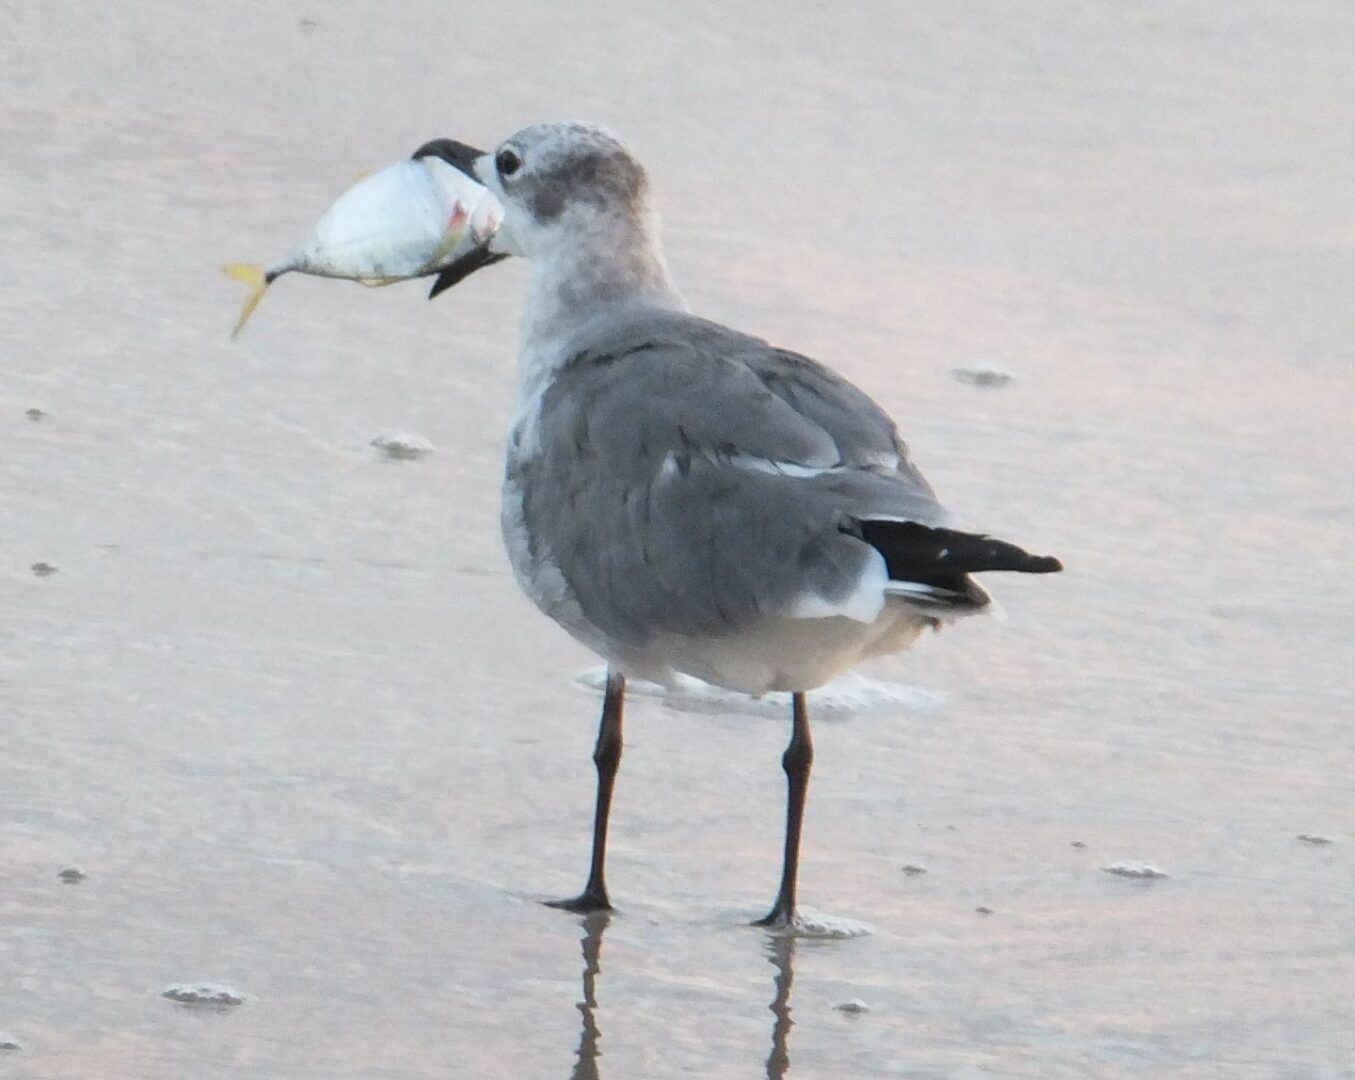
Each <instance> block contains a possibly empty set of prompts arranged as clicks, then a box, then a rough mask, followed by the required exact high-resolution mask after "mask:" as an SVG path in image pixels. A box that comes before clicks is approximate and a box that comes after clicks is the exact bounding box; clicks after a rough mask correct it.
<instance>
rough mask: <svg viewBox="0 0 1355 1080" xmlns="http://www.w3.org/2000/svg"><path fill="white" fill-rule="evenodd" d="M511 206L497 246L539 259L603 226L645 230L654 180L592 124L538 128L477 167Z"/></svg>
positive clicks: (614, 140)
mask: <svg viewBox="0 0 1355 1080" xmlns="http://www.w3.org/2000/svg"><path fill="white" fill-rule="evenodd" d="M475 172H476V175H477V176H478V177H479V178H480V180H481V182H482V183H484V184H486V185H487V186H488V187H489V188H490V189H491V190H493V191H494V193H495V194H496V195H498V196H499V198H500V199H501V200H502V202H503V204H504V210H505V213H504V228H503V235H502V237H501V239H500V241H499V244H498V245H496V246H502V248H503V250H508V251H512V252H513V253H514V254H520V255H527V256H531V255H533V254H536V253H537V249H539V248H540V247H541V246H543V245H547V244H549V243H550V241H551V239H552V237H557V238H558V236H559V235H560V234H561V233H564V232H573V231H576V230H578V229H580V228H582V229H587V230H591V229H593V228H594V227H596V225H598V224H599V223H600V219H601V220H605V221H609V222H610V223H611V224H614V225H621V226H624V225H627V224H634V225H639V226H641V227H643V226H644V222H645V218H646V217H647V216H648V213H649V204H648V191H649V181H648V178H647V177H646V176H645V170H644V167H643V166H642V165H641V164H640V163H639V162H638V161H636V160H635V156H634V155H633V154H632V153H631V152H630V150H629V149H628V148H627V147H626V145H625V144H624V143H623V142H621V140H620V139H618V138H616V136H614V135H612V134H611V133H610V132H608V131H605V130H603V129H602V128H600V127H595V126H593V125H591V124H579V123H554V124H534V125H532V126H531V127H527V128H523V129H522V130H521V131H519V132H518V133H517V134H516V135H513V136H511V137H510V138H508V139H506V140H505V141H504V142H503V143H501V144H500V145H499V147H498V148H497V149H496V150H495V151H494V152H493V154H486V155H485V156H484V157H482V158H480V159H479V161H477V162H476V164H475Z"/></svg>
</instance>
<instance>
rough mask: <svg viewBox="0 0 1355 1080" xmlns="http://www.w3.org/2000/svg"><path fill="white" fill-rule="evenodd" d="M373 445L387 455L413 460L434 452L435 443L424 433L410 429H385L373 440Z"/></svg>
mask: <svg viewBox="0 0 1355 1080" xmlns="http://www.w3.org/2000/svg"><path fill="white" fill-rule="evenodd" d="M372 445H373V446H375V447H376V448H377V449H378V450H381V451H383V452H384V453H385V454H386V456H387V457H393V458H400V459H403V460H412V459H414V458H421V457H424V456H425V455H427V454H431V453H432V452H433V444H432V443H431V442H429V441H428V440H427V439H425V438H424V437H423V436H422V435H415V434H413V433H412V432H409V431H385V432H382V433H381V434H380V435H378V436H377V437H376V438H375V439H373V440H372Z"/></svg>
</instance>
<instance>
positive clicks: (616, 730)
mask: <svg viewBox="0 0 1355 1080" xmlns="http://www.w3.org/2000/svg"><path fill="white" fill-rule="evenodd" d="M625 697H626V677H625V676H624V675H622V674H620V673H619V672H615V671H610V670H609V671H608V672H607V694H606V697H604V698H603V701H602V722H601V723H600V724H599V725H598V741H597V745H596V746H594V747H593V764H595V765H596V766H597V767H598V804H597V812H596V813H595V814H594V816H593V863H592V866H591V867H590V868H589V870H588V884H587V885H585V886H584V887H583V892H581V893H579V895H578V896H576V897H574V898H573V899H570V900H548V901H546V903H547V904H548V905H549V906H551V907H558V908H564V910H565V911H576V912H585V911H611V910H612V905H611V902H610V901H609V900H608V899H607V882H606V879H605V877H604V875H603V863H605V862H606V860H607V815H608V814H609V813H610V812H611V809H612V788H613V787H614V786H615V784H616V770H617V766H619V765H620V764H621V706H622V704H623V703H624V701H625Z"/></svg>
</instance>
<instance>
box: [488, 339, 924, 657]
mask: <svg viewBox="0 0 1355 1080" xmlns="http://www.w3.org/2000/svg"><path fill="white" fill-rule="evenodd" d="M538 436H539V439H540V452H539V453H537V454H534V455H532V456H531V457H530V458H528V459H525V460H520V461H517V462H515V463H514V464H513V465H512V466H510V470H511V469H516V470H518V471H519V472H520V473H521V475H520V476H518V477H514V476H512V475H511V472H510V477H509V480H510V482H513V481H514V480H515V479H516V481H517V483H518V484H519V485H520V489H521V490H522V491H523V493H524V501H523V508H522V509H523V520H524V524H525V525H526V527H527V533H528V538H529V545H530V548H531V552H530V554H531V556H532V558H534V559H548V560H549V561H550V562H552V563H553V564H554V565H555V566H556V567H557V568H558V569H559V571H560V573H561V574H562V575H563V577H564V579H565V581H566V583H567V584H568V586H569V589H570V591H571V592H572V593H573V595H574V597H575V598H576V600H577V601H578V603H579V606H580V608H581V609H582V612H583V614H584V616H585V617H586V618H587V619H588V620H589V621H590V622H591V623H593V625H595V626H597V627H599V628H601V629H603V630H604V631H605V632H607V633H608V634H609V635H611V636H613V637H615V638H621V639H626V640H631V641H636V642H640V641H643V640H644V639H645V638H647V637H648V636H650V634H651V633H652V632H653V631H654V630H656V629H657V630H660V631H666V632H670V633H679V634H697V635H709V634H714V635H718V634H721V633H727V632H730V631H732V630H736V629H738V628H739V627H741V626H746V625H749V624H750V623H753V622H755V621H757V620H759V619H762V618H766V617H768V616H774V615H777V614H780V613H784V612H785V611H786V610H787V609H788V608H790V607H791V606H793V605H794V604H795V602H796V601H797V599H798V598H800V597H802V596H803V595H805V594H806V593H811V594H813V595H815V596H818V597H822V598H824V599H827V600H829V601H833V600H837V599H839V598H841V597H843V596H846V595H847V594H848V593H850V592H851V590H852V589H853V588H854V587H855V586H856V583H857V581H858V579H859V577H860V575H861V573H862V570H863V569H864V567H865V565H866V562H867V560H868V559H870V558H872V557H873V556H872V554H871V549H870V548H869V546H868V545H867V544H865V543H864V542H863V541H862V540H861V539H860V538H859V535H857V536H853V535H850V534H849V532H847V531H844V528H849V527H850V525H851V524H852V523H853V522H855V521H856V520H858V519H859V518H860V517H863V516H873V517H887V518H897V519H902V520H909V521H918V522H921V523H924V524H929V525H934V524H940V523H941V522H943V521H944V519H945V512H944V510H943V509H942V508H941V506H940V504H939V503H938V502H937V501H936V498H935V496H934V495H933V493H932V491H931V488H930V487H929V486H928V485H927V483H926V481H925V480H924V479H923V478H922V476H921V474H920V473H919V472H918V471H917V469H916V468H915V467H914V466H913V465H912V463H911V462H909V461H908V456H907V449H906V447H905V446H904V444H903V442H902V441H901V440H900V439H899V436H898V432H897V430H896V429H895V426H894V424H893V422H892V421H891V420H890V419H889V417H888V416H887V415H886V414H885V413H884V412H883V411H882V410H881V409H880V408H879V407H878V406H877V405H875V403H874V402H872V401H871V400H870V398H868V397H867V396H866V395H865V394H863V393H862V392H861V391H860V390H857V389H856V388H855V387H853V386H852V385H851V384H850V383H848V382H847V381H846V380H844V379H842V378H841V377H840V376H838V375H836V374H834V373H833V372H832V371H830V370H829V369H827V368H825V367H823V366H822V365H820V364H817V363H815V362H814V361H812V360H809V359H807V358H805V357H801V356H797V355H795V354H793V353H789V352H786V351H784V350H779V349H774V348H772V347H771V346H770V345H768V344H767V343H766V342H764V341H761V340H759V339H757V338H753V337H749V336H747V335H743V334H738V333H736V332H734V331H731V330H728V329H726V328H724V327H721V326H719V325H718V324H715V323H709V322H706V321H705V320H701V319H696V318H694V317H692V316H686V315H678V314H672V315H665V316H662V317H659V318H657V319H656V318H654V317H653V316H651V317H649V318H648V319H647V320H646V321H645V324H644V325H643V326H636V327H633V328H629V329H627V328H622V329H620V330H616V331H614V332H612V333H611V334H610V335H608V336H607V337H605V338H601V339H598V340H597V341H596V342H595V343H594V344H593V345H592V346H591V347H589V348H587V349H585V350H582V351H580V352H579V353H578V354H577V355H575V356H573V357H572V358H571V359H570V360H569V361H568V362H567V363H566V365H565V366H564V367H563V368H562V369H561V372H560V374H559V375H558V377H557V379H556V381H555V382H554V383H553V384H552V386H551V388H550V389H549V390H548V391H547V393H546V395H545V397H544V399H543V401H542V405H541V412H540V416H539V419H538ZM858 533H859V530H858Z"/></svg>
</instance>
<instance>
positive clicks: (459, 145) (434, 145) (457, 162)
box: [413, 139, 508, 300]
mask: <svg viewBox="0 0 1355 1080" xmlns="http://www.w3.org/2000/svg"><path fill="white" fill-rule="evenodd" d="M484 155H485V152H484V151H483V150H477V149H476V148H475V147H473V146H470V145H468V144H466V143H463V142H457V141H456V140H455V139H434V140H433V141H432V142H426V143H424V144H423V145H422V146H421V147H419V148H418V149H417V150H415V151H414V155H413V156H414V157H415V158H423V157H436V158H441V159H442V160H443V161H445V162H446V163H447V164H448V165H450V166H452V167H453V168H454V169H457V170H459V171H460V172H463V173H465V174H466V175H467V176H469V177H470V178H471V179H472V180H474V181H475V182H476V183H477V184H478V183H480V178H479V177H478V176H476V175H475V162H476V160H477V159H478V158H482V157H484ZM493 243H494V238H493V237H492V236H491V237H489V238H488V239H487V240H485V242H484V243H482V244H481V245H480V246H479V247H476V248H472V249H471V250H470V251H468V252H466V254H464V255H462V256H461V258H459V259H457V260H456V261H455V262H453V263H452V264H451V265H450V266H445V267H443V268H442V269H441V270H440V271H438V276H437V278H436V280H435V281H434V282H433V287H432V288H431V289H429V290H428V299H430V300H431V299H433V297H435V296H437V295H438V294H439V293H442V292H446V291H447V290H448V289H450V288H451V287H452V286H453V285H455V284H456V283H457V282H459V281H461V280H462V279H464V278H467V277H469V276H470V275H471V274H473V273H475V271H477V270H480V269H482V268H484V267H486V266H493V265H494V264H495V263H496V262H501V261H502V260H504V259H506V258H508V256H507V254H505V253H503V252H499V251H493V250H491V247H492V245H493Z"/></svg>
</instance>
